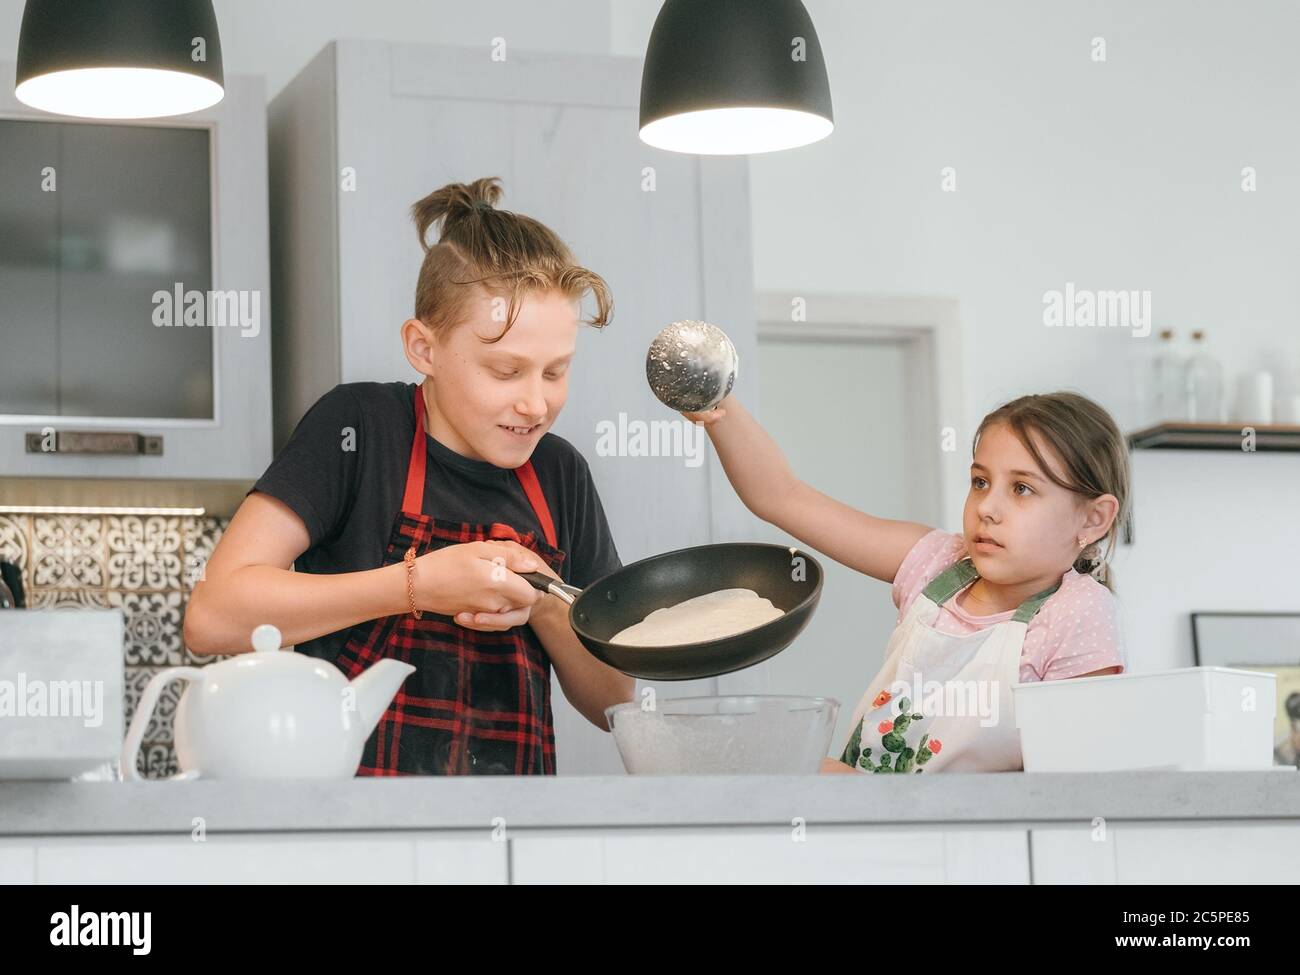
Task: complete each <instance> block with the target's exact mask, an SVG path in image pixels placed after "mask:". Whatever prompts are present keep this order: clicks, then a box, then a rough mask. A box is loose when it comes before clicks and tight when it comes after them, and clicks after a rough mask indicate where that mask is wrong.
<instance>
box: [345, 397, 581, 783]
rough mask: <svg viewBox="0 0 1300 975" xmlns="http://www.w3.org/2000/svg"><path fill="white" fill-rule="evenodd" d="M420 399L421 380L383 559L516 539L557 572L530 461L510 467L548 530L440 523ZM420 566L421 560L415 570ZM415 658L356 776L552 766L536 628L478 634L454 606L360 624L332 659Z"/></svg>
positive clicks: (354, 670) (546, 664)
mask: <svg viewBox="0 0 1300 975" xmlns="http://www.w3.org/2000/svg"><path fill="white" fill-rule="evenodd" d="M424 436H425V433H424V397H423V396H421V395H420V388H419V387H418V386H417V387H416V390H415V439H414V441H413V442H412V443H411V459H410V462H409V464H408V466H407V472H406V490H405V492H404V493H403V495H402V510H401V511H399V512H398V514H397V517H396V519H395V520H394V522H393V530H392V534H391V536H390V537H389V542H388V550H387V553H386V554H385V556H384V564H385V565H392V564H393V563H395V562H401V561H402V557H403V555H405V553H406V550H407V549H408V548H409V547H410V546H411V545H412V544H414V545H415V549H416V554H417V555H423V554H424V553H425V552H433V551H436V550H438V549H440V548H444V547H445V546H448V545H458V544H460V543H462V542H477V541H485V540H487V539H509V540H511V541H515V542H518V543H519V544H520V545H523V546H524V547H525V548H527V549H530V550H531V551H533V552H535V553H536V554H537V555H539V556H541V558H542V559H543V560H544V561H545V562H546V564H547V565H549V566H550V567H551V568H552V569H553V570H554V571H555V572H557V573H558V572H559V571H560V563H561V562H563V561H564V553H563V552H561V551H560V550H559V549H557V548H556V547H555V526H554V523H553V522H552V521H551V512H550V509H549V508H548V507H547V505H546V498H545V497H544V496H543V495H542V489H541V485H540V484H539V483H538V480H537V474H536V473H535V472H534V471H533V465H532V462H531V461H528V462H526V463H525V464H524V465H523V466H522V467H519V468H516V469H515V474H516V475H517V476H518V478H519V482H520V483H521V484H522V485H523V488H524V493H525V494H526V495H527V497H528V502H529V504H531V505H532V507H533V511H535V512H536V513H537V520H538V521H539V522H540V523H541V526H542V531H543V532H545V534H546V540H545V541H541V540H539V539H537V538H536V537H535V533H534V532H524V533H520V532H516V531H515V530H514V529H513V528H511V527H510V526H509V525H503V524H500V523H493V524H490V525H471V524H465V523H463V522H458V521H457V522H452V521H441V520H439V519H437V518H432V517H429V516H428V515H425V514H423V513H422V510H423V507H424V475H425V460H426V457H427V445H426V444H425V440H424ZM417 571H418V569H417ZM385 657H395V658H397V659H398V660H402V661H405V662H406V663H409V664H412V665H414V666H415V668H416V669H415V672H414V673H413V674H411V675H410V676H409V677H407V678H406V682H405V683H404V684H403V685H402V688H401V690H399V691H398V692H397V696H396V697H395V698H394V699H393V703H392V704H391V705H389V708H388V710H387V711H386V712H385V713H384V716H383V717H382V718H381V719H380V721H379V725H378V727H376V728H375V730H374V733H373V734H371V736H370V738H369V740H368V741H367V742H366V749H365V752H364V753H363V754H362V756H361V765H360V766H359V767H358V768H357V775H466V774H475V775H477V774H493V773H497V774H505V775H511V774H513V775H519V774H545V775H553V774H555V728H554V725H553V723H552V718H551V661H550V658H549V657H548V656H547V654H546V650H545V649H544V648H543V647H542V644H541V641H540V640H538V639H537V635H536V634H535V633H534V632H533V630H532V627H530V626H526V625H525V626H516V627H514V628H513V629H510V630H506V631H504V632H499V633H483V632H480V631H478V630H469V629H466V628H465V627H463V626H460V625H458V624H457V623H456V622H455V621H454V620H453V619H452V618H451V617H450V616H443V615H440V614H437V613H430V612H427V611H426V612H425V613H423V614H422V617H421V618H420V619H418V620H417V619H416V618H415V617H414V616H413V615H412V614H411V613H409V612H408V613H404V614H402V615H400V616H386V617H382V618H380V619H376V620H370V621H369V622H366V623H362V624H360V625H358V626H356V627H355V628H353V630H352V632H351V634H350V635H349V637H348V641H347V644H346V645H345V646H344V648H343V650H342V651H341V653H340V654H339V657H338V660H337V664H338V666H339V669H340V670H342V671H343V673H344V674H346V675H347V676H348V678H349V679H350V678H352V677H355V676H356V675H357V674H359V673H361V672H362V671H364V670H365V669H366V668H367V667H369V666H370V665H371V664H373V663H375V662H376V661H377V660H381V659H383V658H385Z"/></svg>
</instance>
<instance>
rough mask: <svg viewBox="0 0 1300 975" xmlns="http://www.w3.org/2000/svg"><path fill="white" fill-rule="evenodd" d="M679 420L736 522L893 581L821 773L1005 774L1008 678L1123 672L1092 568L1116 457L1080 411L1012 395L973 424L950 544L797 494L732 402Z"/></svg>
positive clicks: (1109, 522)
mask: <svg viewBox="0 0 1300 975" xmlns="http://www.w3.org/2000/svg"><path fill="white" fill-rule="evenodd" d="M683 415H684V416H686V417H687V418H688V419H691V420H695V421H698V422H702V423H704V424H705V425H706V427H707V429H708V432H709V437H710V439H711V440H712V441H713V445H714V447H715V448H716V450H717V452H718V456H719V458H720V459H721V460H722V464H723V467H724V468H725V469H726V472H727V476H728V478H730V480H731V483H732V485H733V486H734V487H735V489H736V491H737V493H738V494H739V495H740V497H741V500H743V501H744V502H745V505H746V507H748V508H749V510H750V511H752V512H753V513H754V514H756V515H757V516H758V517H760V518H762V519H763V520H764V521H768V522H771V523H772V524H773V525H776V526H777V527H778V528H780V529H782V530H783V531H785V532H788V533H789V534H791V535H793V536H794V537H795V538H798V539H800V540H801V541H803V542H805V543H806V544H808V545H809V546H811V547H813V548H815V549H817V550H819V551H821V552H824V553H825V554H826V555H828V556H830V557H831V558H833V559H835V560H836V561H838V562H842V563H843V564H845V565H847V566H849V567H850V568H853V569H857V570H858V571H859V572H865V573H866V574H867V575H870V576H874V577H875V578H877V579H880V580H882V581H884V582H889V583H892V584H893V597H894V603H895V604H896V605H897V606H898V609H899V614H898V626H897V628H896V629H895V630H894V633H893V635H892V636H891V638H890V641H889V645H888V648H887V649H886V652H885V662H884V665H883V666H882V667H881V669H880V672H879V673H878V674H877V675H876V677H875V678H874V679H873V680H872V681H871V684H870V685H869V686H868V688H867V691H866V693H865V694H864V695H863V697H862V700H861V702H860V703H859V704H858V707H857V710H856V711H855V712H854V714H853V720H852V724H851V729H852V731H851V734H850V737H849V740H848V743H847V744H846V746H845V748H844V750H843V752H842V753H841V755H840V760H839V761H838V762H837V761H834V760H832V759H827V760H826V761H825V762H824V763H823V766H822V768H823V771H828V772H834V771H839V772H849V771H857V770H864V771H867V770H869V771H872V772H908V771H914V770H915V771H920V770H921V768H922V767H924V768H927V769H930V770H940V769H946V770H951V771H1004V770H1013V769H1019V768H1022V767H1023V766H1022V763H1021V756H1020V739H1019V733H1018V732H1017V730H1016V725H1015V719H1014V715H1013V714H1012V712H1011V703H1012V702H1011V693H1010V685H1011V684H1014V683H1016V682H1017V681H1021V682H1024V681H1041V680H1058V679H1061V678H1067V677H1092V676H1097V675H1100V674H1112V673H1119V672H1120V671H1122V670H1123V669H1124V667H1125V662H1124V651H1123V648H1122V637H1121V634H1120V625H1119V609H1118V605H1117V602H1116V599H1115V597H1114V595H1113V593H1112V591H1111V582H1110V579H1109V577H1108V566H1107V562H1108V559H1109V557H1110V554H1111V551H1112V549H1113V547H1114V539H1115V533H1116V530H1117V526H1118V525H1119V524H1121V523H1122V520H1123V517H1124V516H1125V515H1126V513H1127V510H1128V508H1127V505H1128V499H1129V468H1128V450H1127V447H1126V445H1125V443H1124V438H1123V437H1122V436H1121V435H1120V432H1119V429H1118V428H1117V427H1116V425H1115V422H1114V420H1112V419H1111V417H1110V415H1109V414H1108V413H1107V412H1106V411H1105V410H1104V409H1102V408H1101V407H1100V406H1098V405H1097V404H1096V403H1094V402H1092V401H1091V400H1089V399H1086V398H1084V397H1082V396H1078V395H1075V394H1073V393H1050V394H1047V395H1040V396H1022V397H1020V398H1019V399H1016V400H1013V401H1012V402H1010V403H1007V404H1005V405H1004V406H1002V407H1000V408H998V409H996V410H994V411H993V412H992V413H990V414H989V415H988V416H986V417H985V418H984V420H983V422H981V423H980V426H979V429H978V430H977V431H976V433H975V440H974V462H973V463H972V464H971V482H970V492H969V494H968V495H967V497H966V507H965V511H964V513H963V516H962V533H961V534H959V535H955V534H948V533H946V532H943V531H939V530H938V529H931V528H928V527H926V526H924V525H919V524H915V523H913V522H904V521H890V520H887V519H883V518H873V517H872V516H871V515H868V514H864V513H862V512H860V511H855V510H854V509H853V508H850V507H848V506H847V505H844V504H841V503H839V502H838V501H836V500H834V499H833V498H829V497H827V496H826V495H824V494H822V493H820V492H819V491H817V490H815V489H813V488H812V487H810V486H809V485H807V484H805V483H803V482H802V481H800V480H799V479H798V478H797V477H796V476H795V475H794V474H793V473H792V472H791V470H790V468H789V466H788V465H787V464H786V461H785V458H784V457H783V456H782V454H781V451H780V449H779V448H778V447H777V445H776V443H775V442H774V441H773V440H772V438H771V437H769V436H768V435H767V433H766V432H765V431H764V430H763V429H762V427H760V426H759V425H758V423H757V422H756V421H755V420H754V418H753V417H751V416H750V415H749V414H748V413H747V412H746V411H745V409H744V408H743V407H742V406H741V405H740V404H739V403H738V402H737V401H736V398H735V396H734V395H732V396H728V397H727V398H726V399H725V400H724V401H723V402H722V403H721V404H720V405H719V406H718V407H717V408H716V409H714V410H712V411H711V412H709V413H687V414H683ZM1103 539H1105V540H1106V542H1107V547H1106V553H1105V555H1101V554H1100V545H1099V543H1100V542H1101V541H1102V540H1103Z"/></svg>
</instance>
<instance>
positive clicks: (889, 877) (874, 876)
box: [511, 824, 1029, 885]
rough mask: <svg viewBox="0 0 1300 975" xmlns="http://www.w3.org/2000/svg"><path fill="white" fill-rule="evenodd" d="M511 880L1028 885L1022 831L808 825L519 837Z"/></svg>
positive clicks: (514, 845)
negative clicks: (799, 826)
mask: <svg viewBox="0 0 1300 975" xmlns="http://www.w3.org/2000/svg"><path fill="white" fill-rule="evenodd" d="M511 880H512V882H513V883H517V884H547V883H597V884H599V883H616V884H674V883H687V884H691V883H700V884H709V883H798V884H803V883H826V884H837V883H855V884H856V883H860V884H872V885H876V884H910V883H923V884H942V883H950V884H970V883H977V884H1024V883H1028V882H1029V847H1028V843H1027V842H1026V834H1025V831H1024V830H1023V829H967V830H942V831H941V830H906V829H883V828H882V829H863V828H858V827H835V826H817V825H815V824H814V825H809V826H807V827H806V828H805V829H804V830H803V831H802V832H800V831H799V830H796V829H795V827H793V826H791V827H790V828H788V829H787V828H784V827H783V828H780V829H754V828H746V829H720V828H715V829H681V830H677V829H657V830H633V831H627V832H618V833H603V834H596V835H591V834H590V833H588V834H584V835H563V834H560V835H555V834H534V833H529V834H520V833H516V834H515V836H514V837H513V838H512V840H511Z"/></svg>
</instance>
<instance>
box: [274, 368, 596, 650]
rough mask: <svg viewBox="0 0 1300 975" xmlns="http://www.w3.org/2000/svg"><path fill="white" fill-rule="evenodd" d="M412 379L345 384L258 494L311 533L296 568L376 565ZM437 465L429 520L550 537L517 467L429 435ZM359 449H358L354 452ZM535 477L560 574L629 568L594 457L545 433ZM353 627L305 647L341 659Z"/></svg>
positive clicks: (310, 417)
mask: <svg viewBox="0 0 1300 975" xmlns="http://www.w3.org/2000/svg"><path fill="white" fill-rule="evenodd" d="M415 388H416V387H415V385H414V384H413V383H402V382H396V383H369V382H363V383H341V384H340V385H338V386H335V387H334V388H333V389H332V390H330V391H329V392H328V393H326V394H325V395H324V396H322V397H321V398H320V399H319V400H317V401H316V403H315V405H313V406H312V408H311V409H309V410H308V411H307V413H306V415H305V416H303V418H302V419H301V420H300V421H299V422H298V426H297V427H296V428H295V429H294V431H293V435H292V436H291V437H290V438H289V442H288V443H287V444H285V446H284V449H283V450H281V451H280V453H279V454H278V455H277V456H276V458H275V460H274V461H272V462H271V466H270V467H268V468H267V469H266V473H264V474H263V475H262V476H261V478H259V479H258V481H257V483H256V484H254V485H253V487H252V489H251V490H250V493H251V492H252V491H262V492H265V493H266V494H269V495H271V496H272V497H275V498H278V499H279V500H280V501H283V502H284V503H285V504H286V505H288V506H289V507H290V508H291V509H292V510H293V511H294V512H295V513H296V514H297V515H298V517H299V518H301V519H302V521H303V524H305V525H306V526H307V531H308V533H309V535H310V537H311V545H310V547H309V548H308V549H307V551H305V552H304V553H303V554H302V555H301V556H299V557H298V559H297V560H296V561H295V562H294V568H295V569H296V570H297V571H298V572H314V573H336V572H356V571H360V570H363V569H376V568H379V567H380V566H382V565H383V564H384V553H385V551H386V550H387V547H388V541H389V536H390V535H391V533H392V528H393V521H394V519H395V518H396V517H397V513H398V510H399V509H400V508H401V505H402V492H403V490H404V489H405V486H406V469H407V462H408V461H409V460H410V456H411V440H412V438H413V437H414V435H415ZM424 439H425V444H426V446H427V447H428V451H429V453H428V464H427V469H426V474H425V488H424V514H426V515H429V516H432V517H434V518H438V519H440V520H444V521H461V522H467V523H470V524H489V523H491V522H503V523H505V524H507V525H510V526H511V527H512V528H514V529H515V530H516V531H520V532H525V531H533V532H536V533H537V537H538V538H539V539H543V540H544V539H545V534H544V533H543V531H542V526H541V523H540V522H539V521H538V519H537V515H536V514H535V513H534V512H533V509H532V506H531V505H530V504H529V503H528V498H527V496H526V495H525V494H524V489H523V485H521V484H520V483H519V478H518V477H517V476H516V475H515V473H514V471H512V470H509V469H507V468H503V467H497V466H495V465H493V464H491V463H489V462H488V461H482V460H474V459H471V458H469V457H463V456H461V455H460V454H458V453H456V452H455V451H453V450H451V449H450V448H449V447H446V446H445V445H443V444H442V443H439V442H438V441H437V440H435V439H434V438H433V437H431V436H429V435H428V434H425V438H424ZM349 448H351V449H349ZM531 459H532V463H533V469H534V470H535V471H536V472H537V479H538V481H540V482H541V486H542V494H543V495H544V496H545V497H546V503H547V505H548V506H549V507H550V509H551V520H552V521H553V522H554V524H555V534H556V540H557V542H558V548H560V550H561V551H563V552H565V553H566V555H565V559H564V562H563V563H562V565H561V567H560V575H561V577H562V578H563V579H564V581H565V582H567V583H569V584H570V585H574V586H578V587H580V588H585V587H586V586H588V585H589V584H590V583H592V582H594V581H595V580H597V579H599V578H600V577H601V576H603V575H606V574H608V573H610V572H613V571H615V570H616V569H618V568H620V567H621V566H622V563H621V562H620V561H619V557H618V551H617V550H616V548H615V546H614V539H613V536H612V535H611V534H610V530H609V523H608V522H607V521H606V519H605V511H604V509H603V508H602V507H601V503H600V497H599V496H598V495H597V493H596V486H595V484H594V483H593V482H592V479H591V470H590V469H589V468H588V466H587V461H586V460H585V459H584V458H583V456H582V455H581V454H580V453H578V451H577V450H576V449H575V448H574V447H573V445H572V444H570V443H569V442H568V441H567V440H565V439H563V438H562V437H558V436H556V435H555V434H552V433H546V434H543V435H542V438H541V440H539V441H538V443H537V446H536V448H534V450H533V455H532V458H531ZM347 634H348V631H347V630H340V631H338V632H336V633H330V634H327V635H325V636H322V637H318V638H317V639H315V640H310V641H306V642H304V643H302V644H299V645H298V647H297V649H298V650H299V651H300V652H303V653H307V654H310V655H311V656H314V657H320V658H322V659H325V660H329V661H331V662H332V661H333V660H334V659H335V658H336V657H337V656H338V653H339V651H341V650H342V648H343V645H344V643H345V642H346V640H347Z"/></svg>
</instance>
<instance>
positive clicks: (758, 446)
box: [683, 395, 931, 582]
mask: <svg viewBox="0 0 1300 975" xmlns="http://www.w3.org/2000/svg"><path fill="white" fill-rule="evenodd" d="M683 416H685V417H686V418H687V419H689V420H694V421H699V422H702V423H703V424H704V425H705V427H706V429H707V430H708V433H709V439H711V440H712V441H713V447H714V449H715V450H717V452H718V458H719V459H720V460H721V461H722V467H723V469H724V470H725V471H726V472H727V477H728V479H729V480H730V481H731V485H732V487H734V488H735V489H736V493H737V494H738V495H739V496H740V500H741V501H743V502H744V503H745V507H746V508H748V509H749V510H750V511H752V512H753V513H754V514H755V515H757V516H758V517H759V518H762V519H763V520H764V521H766V522H769V523H771V524H773V525H775V526H776V527H777V528H780V529H781V530H782V531H784V532H787V533H788V534H790V535H793V536H794V537H795V538H797V539H799V541H801V542H803V543H804V544H805V545H807V546H809V547H810V548H813V549H816V550H817V551H818V552H821V553H823V554H825V555H828V556H830V557H831V558H833V559H834V560H835V561H836V562H840V563H842V564H844V565H847V566H848V567H849V568H851V569H856V570H857V571H859V572H865V573H866V574H867V575H869V576H873V577H874V578H876V579H880V580H881V581H882V582H893V581H894V576H896V575H897V574H898V567H899V566H900V565H902V564H903V559H904V558H905V557H906V556H907V553H908V552H909V551H911V549H912V546H913V545H915V544H916V543H917V541H919V540H920V539H921V538H922V537H923V536H924V535H926V534H927V533H928V532H930V531H931V529H930V528H929V527H927V526H925V525H922V524H918V523H917V522H912V521H895V520H893V519H889V518H876V517H873V516H872V515H868V514H866V513H864V512H861V511H858V510H857V509H856V508H851V507H849V506H848V505H846V504H843V503H841V502H839V501H836V500H835V499H834V498H831V497H828V496H826V495H825V494H822V493H821V492H820V491H818V490H816V489H815V488H813V487H811V486H809V485H808V484H805V483H804V482H803V481H801V480H799V478H798V477H796V476H795V474H794V472H793V471H792V470H790V465H789V463H787V462H786V459H785V455H784V454H782V453H781V448H780V447H778V446H777V444H776V441H775V440H773V439H772V437H771V436H770V435H769V434H768V432H767V431H766V430H764V429H763V428H762V427H761V426H760V425H759V423H758V421H757V420H755V419H754V418H753V417H752V416H751V415H750V414H749V411H747V410H746V409H745V408H744V407H743V406H741V405H740V402H739V401H738V400H737V399H736V397H735V396H734V395H731V396H728V397H727V398H726V399H725V400H723V401H722V403H721V404H720V405H719V406H718V408H717V409H716V410H713V411H711V412H708V413H685V414H683Z"/></svg>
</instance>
